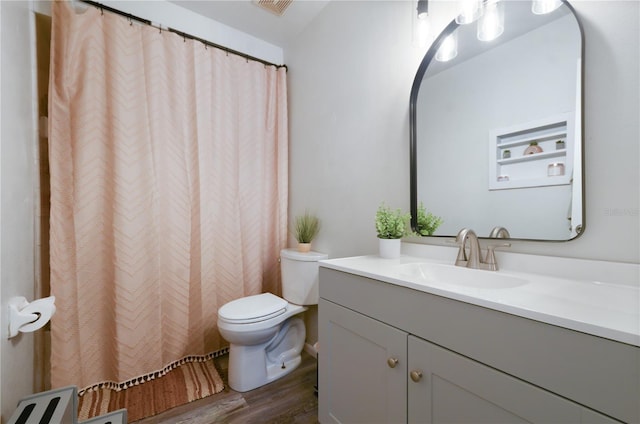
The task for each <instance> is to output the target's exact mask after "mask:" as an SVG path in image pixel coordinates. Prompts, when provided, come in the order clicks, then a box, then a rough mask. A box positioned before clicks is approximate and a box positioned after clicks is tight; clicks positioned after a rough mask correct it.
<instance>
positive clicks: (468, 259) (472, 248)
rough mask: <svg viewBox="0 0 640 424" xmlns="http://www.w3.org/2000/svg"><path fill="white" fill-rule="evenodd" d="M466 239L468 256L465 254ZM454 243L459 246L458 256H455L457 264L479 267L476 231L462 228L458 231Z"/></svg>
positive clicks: (478, 247)
mask: <svg viewBox="0 0 640 424" xmlns="http://www.w3.org/2000/svg"><path fill="white" fill-rule="evenodd" d="M467 240H469V256H467ZM456 243H458V245H459V246H460V250H458V257H457V258H456V265H457V266H466V267H467V268H480V263H481V262H482V261H481V259H480V242H479V241H478V236H477V235H476V233H475V232H474V231H473V230H471V229H469V228H463V229H462V230H460V231H458V235H457V236H456Z"/></svg>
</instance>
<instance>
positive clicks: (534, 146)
mask: <svg viewBox="0 0 640 424" xmlns="http://www.w3.org/2000/svg"><path fill="white" fill-rule="evenodd" d="M535 153H542V147H540V146H538V142H537V141H532V142H531V143H529V147H527V148H526V149H524V153H523V155H533V154H535Z"/></svg>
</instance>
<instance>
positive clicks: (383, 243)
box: [378, 239, 401, 259]
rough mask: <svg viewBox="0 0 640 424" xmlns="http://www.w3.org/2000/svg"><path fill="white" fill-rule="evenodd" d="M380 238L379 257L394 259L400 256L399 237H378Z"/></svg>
mask: <svg viewBox="0 0 640 424" xmlns="http://www.w3.org/2000/svg"><path fill="white" fill-rule="evenodd" d="M378 240H380V257H381V258H385V259H396V258H399V257H400V240H401V239H378Z"/></svg>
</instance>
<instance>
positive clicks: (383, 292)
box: [318, 268, 640, 424]
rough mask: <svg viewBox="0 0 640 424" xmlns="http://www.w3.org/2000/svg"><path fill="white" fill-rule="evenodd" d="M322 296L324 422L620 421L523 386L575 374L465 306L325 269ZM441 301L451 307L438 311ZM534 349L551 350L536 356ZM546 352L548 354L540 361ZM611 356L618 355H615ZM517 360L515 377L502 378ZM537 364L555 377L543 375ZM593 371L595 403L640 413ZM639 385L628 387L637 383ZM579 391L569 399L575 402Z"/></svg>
mask: <svg viewBox="0 0 640 424" xmlns="http://www.w3.org/2000/svg"><path fill="white" fill-rule="evenodd" d="M320 297H321V298H320V302H319V328H318V329H319V338H320V349H319V381H318V385H319V421H320V422H321V423H323V424H329V423H367V424H373V423H407V422H408V423H440V422H456V423H478V422H483V423H504V422H509V423H518V422H534V423H536V422H540V423H542V422H546V423H549V422H553V423H559V422H562V423H614V422H618V421H615V420H613V419H611V418H609V417H607V416H606V415H603V414H600V413H598V412H596V411H595V410H594V409H593V407H591V408H587V407H585V406H584V405H585V404H582V405H581V404H580V403H578V402H575V400H571V399H570V398H568V396H566V395H565V394H564V393H563V394H562V395H559V394H557V392H556V393H553V392H552V391H550V390H548V389H546V388H545V387H544V386H540V384H532V382H531V381H527V380H526V379H524V378H522V375H527V373H530V372H533V374H531V375H532V378H531V379H530V380H533V381H534V382H535V383H539V381H537V380H536V378H538V376H537V374H541V375H542V377H540V378H541V379H540V381H543V382H544V381H546V379H547V374H557V375H558V376H559V377H558V378H560V379H562V380H565V379H566V378H571V374H570V373H571V372H572V371H571V370H568V368H570V367H569V366H564V365H562V364H560V365H558V364H554V363H553V360H554V359H555V358H558V355H561V354H562V353H561V352H551V351H550V350H551V349H554V348H556V349H558V350H559V351H561V350H562V346H561V345H560V344H558V345H555V346H552V345H549V344H548V342H547V341H546V340H541V339H540V337H537V336H536V334H534V333H531V334H529V335H528V336H530V337H532V338H533V339H530V338H529V337H524V338H523V340H529V342H530V343H531V345H530V346H523V345H522V344H521V343H519V342H518V339H519V337H518V335H517V334H514V333H510V331H512V330H513V329H509V328H507V327H505V326H501V325H500V323H499V321H498V320H496V321H495V322H494V325H495V326H493V327H487V328H486V330H487V331H486V332H485V334H482V332H478V331H477V325H478V324H480V325H482V324H487V323H486V322H483V320H484V318H482V317H481V316H480V315H478V316H477V317H475V319H474V317H473V316H470V315H465V314H464V312H463V310H462V309H460V310H457V309H456V308H457V307H459V306H462V307H465V305H466V304H463V303H462V302H455V301H451V300H450V299H446V298H442V297H439V296H433V295H430V294H428V293H423V292H417V291H415V290H411V289H407V288H404V287H399V286H394V285H392V284H388V283H384V282H381V281H377V280H374V279H370V278H364V277H359V276H355V275H352V274H349V273H344V272H340V271H336V270H331V269H325V268H321V269H320ZM441 302H445V303H446V304H443V305H439V304H440V303H441ZM448 302H454V303H448ZM443 306H444V309H441V307H443ZM467 306H468V307H469V308H478V307H474V306H473V305H467ZM479 309H483V310H484V308H479ZM446 311H449V312H446ZM501 317H502V316H501ZM502 318H504V317H502ZM514 318H516V317H514ZM527 321H528V320H527ZM474 327H476V328H474ZM554 328H555V327H554ZM465 329H466V330H465ZM520 331H524V328H521V329H520ZM496 332H497V333H501V332H505V334H506V335H507V336H508V337H507V340H512V341H513V343H514V344H513V345H509V344H504V345H500V344H498V343H497V340H496V339H495V337H493V336H492V334H495V333H496ZM505 334H503V335H505ZM449 342H450V343H449ZM457 342H460V344H457ZM537 344H546V346H544V347H543V348H542V349H543V350H541V351H536V350H535V346H536V345H537ZM474 346H475V348H474ZM576 347H577V348H578V349H579V348H580V346H576ZM487 349H488V351H490V352H493V355H492V357H491V358H486V359H487V360H484V359H485V358H482V359H483V360H482V361H480V360H478V358H477V357H475V356H476V352H478V353H479V354H478V356H479V357H482V352H483V351H484V350H487ZM527 352H529V353H528V354H527ZM540 352H546V356H545V357H543V358H539V357H538V356H540V355H541V353H540ZM582 353H583V355H582V356H584V351H582ZM612 354H614V356H615V350H613V351H612ZM514 355H516V356H517V361H516V362H517V363H516V366H515V367H514V370H515V371H514V372H505V369H504V368H507V369H509V367H510V366H511V364H509V363H508V361H509V359H510V358H513V357H514ZM527 355H529V356H528V357H527ZM494 357H495V359H494ZM619 358H621V359H625V360H628V359H630V360H631V361H636V360H637V359H638V358H640V356H637V351H635V350H632V351H631V356H630V357H628V356H619ZM540 360H542V363H546V364H548V366H547V368H550V369H544V370H538V369H537V368H539V362H538V361H540ZM571 360H572V361H574V362H575V359H571ZM600 360H601V361H605V360H606V358H600ZM491 361H494V363H491ZM483 362H484V363H483ZM487 363H489V364H488V365H487ZM500 363H504V367H500V366H498V365H499V364H500ZM632 363H633V362H632ZM522 364H525V365H522ZM520 368H524V371H522V375H518V374H519V373H520V371H519V369H520ZM614 369H615V365H614V364H609V365H607V366H606V371H607V372H609V373H611V372H612V371H614ZM531 370H533V371H531ZM590 371H591V374H592V376H593V378H595V380H594V381H593V384H592V385H591V386H590V387H587V388H586V389H587V390H588V391H589V392H590V393H591V392H593V393H594V394H595V395H596V396H594V398H596V397H597V398H599V397H602V396H604V397H606V398H607V399H609V398H611V399H617V398H619V397H622V398H625V399H622V401H623V402H627V403H628V402H632V404H631V411H632V410H633V409H634V408H635V407H634V406H633V403H635V401H634V400H633V399H637V397H636V398H634V396H635V395H636V394H637V392H634V393H628V390H627V389H626V388H624V386H627V384H628V381H623V380H622V379H620V378H619V376H618V375H612V376H611V378H613V380H612V381H613V382H614V385H612V386H609V382H608V381H605V380H606V378H603V375H604V374H602V375H601V374H600V373H599V371H598V370H596V369H594V368H593V367H590ZM633 372H637V369H636V370H634V371H632V373H633ZM623 373H626V371H624V370H623ZM614 374H615V371H614ZM636 375H637V374H636ZM589 377H591V376H589ZM634 378H635V377H634V376H631V378H630V379H629V380H630V383H631V384H633V380H634ZM552 380H553V379H551V380H550V382H549V384H551V385H552V384H553V381H552ZM598 384H601V386H598ZM613 386H615V388H611V389H610V390H609V387H613ZM605 387H607V390H604V388H605ZM627 387H629V386H627ZM581 389H584V388H582V387H578V388H577V389H576V393H573V392H571V391H569V393H568V394H569V395H572V396H573V395H575V396H576V397H578V398H579V397H580V396H581V395H582V394H581V392H580V390H581ZM636 390H637V389H636ZM608 392H612V393H608ZM617 400H618V401H620V399H617ZM605 402H607V403H609V401H605ZM586 405H589V404H586ZM589 406H591V405H589ZM624 421H626V420H624ZM632 422H633V421H632Z"/></svg>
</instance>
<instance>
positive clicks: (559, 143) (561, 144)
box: [556, 140, 564, 150]
mask: <svg viewBox="0 0 640 424" xmlns="http://www.w3.org/2000/svg"><path fill="white" fill-rule="evenodd" d="M562 149H564V140H558V141H556V150H562Z"/></svg>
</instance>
